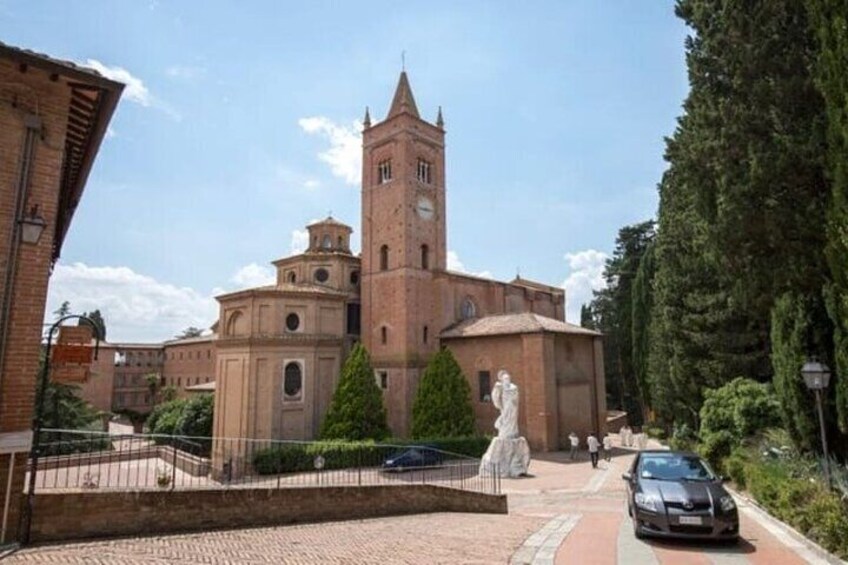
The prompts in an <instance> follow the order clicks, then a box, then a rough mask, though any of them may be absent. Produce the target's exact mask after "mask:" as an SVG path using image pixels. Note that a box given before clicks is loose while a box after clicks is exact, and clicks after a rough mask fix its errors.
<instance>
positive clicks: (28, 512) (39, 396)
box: [21, 314, 100, 545]
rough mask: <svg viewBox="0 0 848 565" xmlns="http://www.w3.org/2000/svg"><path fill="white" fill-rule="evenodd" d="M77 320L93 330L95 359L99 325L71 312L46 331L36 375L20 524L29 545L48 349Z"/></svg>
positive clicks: (48, 375) (98, 339)
mask: <svg viewBox="0 0 848 565" xmlns="http://www.w3.org/2000/svg"><path fill="white" fill-rule="evenodd" d="M74 319H76V320H79V321H81V322H85V323H86V324H88V325H89V326H91V329H92V330H93V332H94V359H97V352H98V350H99V348H100V326H98V325H97V323H95V322H94V320H92V319H91V318H89V317H88V316H78V315H76V314H71V315H68V316H63V317H61V318H59V319H58V320H56V323H54V324H53V325H52V326H50V331H48V332H47V345H46V347H45V351H44V364H43V365H42V366H41V374H40V375H39V376H38V388H37V392H36V398H35V410H34V413H33V418H32V447H31V450H30V468H29V485H28V487H27V500H26V506H24V508H23V520H22V524H21V526H22V527H21V534H22V535H21V538H22V539H21V542H22V543H23V545H29V542H30V530H31V526H32V511H33V506H34V503H35V478H36V474H37V473H38V455H39V450H40V447H41V441H40V440H41V424H42V422H41V420H42V418H43V417H44V400H45V398H46V393H47V385H48V383H49V381H50V350H51V349H52V346H53V334H54V333H56V331H57V330H58V329H59V328H60V327H61V326H62V324H63V323H64V322H66V321H68V320H74Z"/></svg>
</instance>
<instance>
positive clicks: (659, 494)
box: [621, 451, 739, 542]
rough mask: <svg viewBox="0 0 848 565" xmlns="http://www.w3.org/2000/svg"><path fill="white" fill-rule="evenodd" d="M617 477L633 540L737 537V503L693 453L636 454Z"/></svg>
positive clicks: (662, 452) (661, 452)
mask: <svg viewBox="0 0 848 565" xmlns="http://www.w3.org/2000/svg"><path fill="white" fill-rule="evenodd" d="M621 478H622V479H624V481H625V482H626V483H627V509H628V511H629V514H630V517H631V518H632V519H633V531H634V533H635V534H636V537H643V536H658V537H671V538H690V539H719V540H727V541H730V542H734V541H737V540H738V539H739V513H738V511H737V509H736V503H735V502H734V501H733V497H732V496H730V493H728V492H727V490H725V488H724V487H723V486H722V478H721V477H719V476H718V475H716V474H715V473H714V472H713V471H712V469H710V466H709V465H708V464H707V463H706V461H704V460H703V459H701V458H700V457H699V456H698V455H697V454H695V453H687V452H679V451H641V452H639V453H638V454H637V455H636V458H635V459H634V461H633V465H632V466H631V467H630V471H629V472H627V473H624V474H623V475H622V476H621Z"/></svg>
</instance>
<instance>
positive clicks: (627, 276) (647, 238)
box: [590, 221, 655, 425]
mask: <svg viewBox="0 0 848 565" xmlns="http://www.w3.org/2000/svg"><path fill="white" fill-rule="evenodd" d="M654 233H655V232H654V222H653V221H647V222H642V223H639V224H634V225H632V226H625V227H623V228H621V229H620V230H619V232H618V238H617V239H616V246H615V250H614V251H613V256H612V257H611V258H610V259H608V260H607V263H606V266H605V268H604V279H605V281H606V288H604V289H602V290H599V291H595V293H594V299H593V300H592V303H591V305H590V309H591V312H592V314H593V317H594V325H595V329H596V330H598V331H600V332H602V333H603V334H604V335H605V339H604V369H605V371H606V388H607V404H608V405H609V406H610V407H615V408H619V409H621V410H625V411H627V412H628V414H630V416H631V418H630V421H631V422H632V423H634V424H636V425H639V424H641V423H642V421H643V419H644V415H645V413H646V411H647V404H646V399H647V394H643V393H642V391H641V389H640V387H639V382H638V380H637V378H636V372H635V370H634V366H633V320H632V317H633V303H632V302H633V282H634V279H635V278H636V273H637V271H638V268H639V263H640V261H641V259H642V256H643V255H644V253H645V251H646V250H647V248H648V246H649V245H650V243H651V241H652V240H653V238H654Z"/></svg>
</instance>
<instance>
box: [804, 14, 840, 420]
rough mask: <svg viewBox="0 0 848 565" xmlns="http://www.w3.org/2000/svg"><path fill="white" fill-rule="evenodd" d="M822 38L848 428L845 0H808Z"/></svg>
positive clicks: (836, 315)
mask: <svg viewBox="0 0 848 565" xmlns="http://www.w3.org/2000/svg"><path fill="white" fill-rule="evenodd" d="M807 7H808V9H809V12H810V19H811V21H812V24H813V29H814V30H815V33H816V38H817V39H818V59H817V65H816V71H817V72H816V79H817V80H816V84H817V86H818V88H819V91H820V92H821V94H822V96H823V98H824V101H825V108H826V112H827V126H828V127H827V157H828V167H827V177H828V180H829V182H830V206H829V209H828V218H827V219H828V221H827V250H826V252H827V260H828V265H829V267H830V276H831V282H830V284H829V285H828V287H827V291H826V296H827V308H828V313H829V315H830V319H831V321H832V323H833V325H834V349H835V352H834V360H835V369H836V370H835V371H834V376H835V381H836V382H835V389H836V393H837V396H836V408H837V412H838V416H839V428H840V430H841V432H842V433H848V260H846V257H848V14H846V9H845V2H844V0H807Z"/></svg>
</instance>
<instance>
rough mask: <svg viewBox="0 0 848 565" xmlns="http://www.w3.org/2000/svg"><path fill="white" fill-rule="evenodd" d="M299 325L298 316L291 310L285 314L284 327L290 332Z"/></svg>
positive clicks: (295, 329)
mask: <svg viewBox="0 0 848 565" xmlns="http://www.w3.org/2000/svg"><path fill="white" fill-rule="evenodd" d="M299 327H300V316H298V315H297V314H295V313H294V312H292V313H291V314H289V315H288V316H286V329H287V330H289V331H290V332H295V331H297V328H299Z"/></svg>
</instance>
